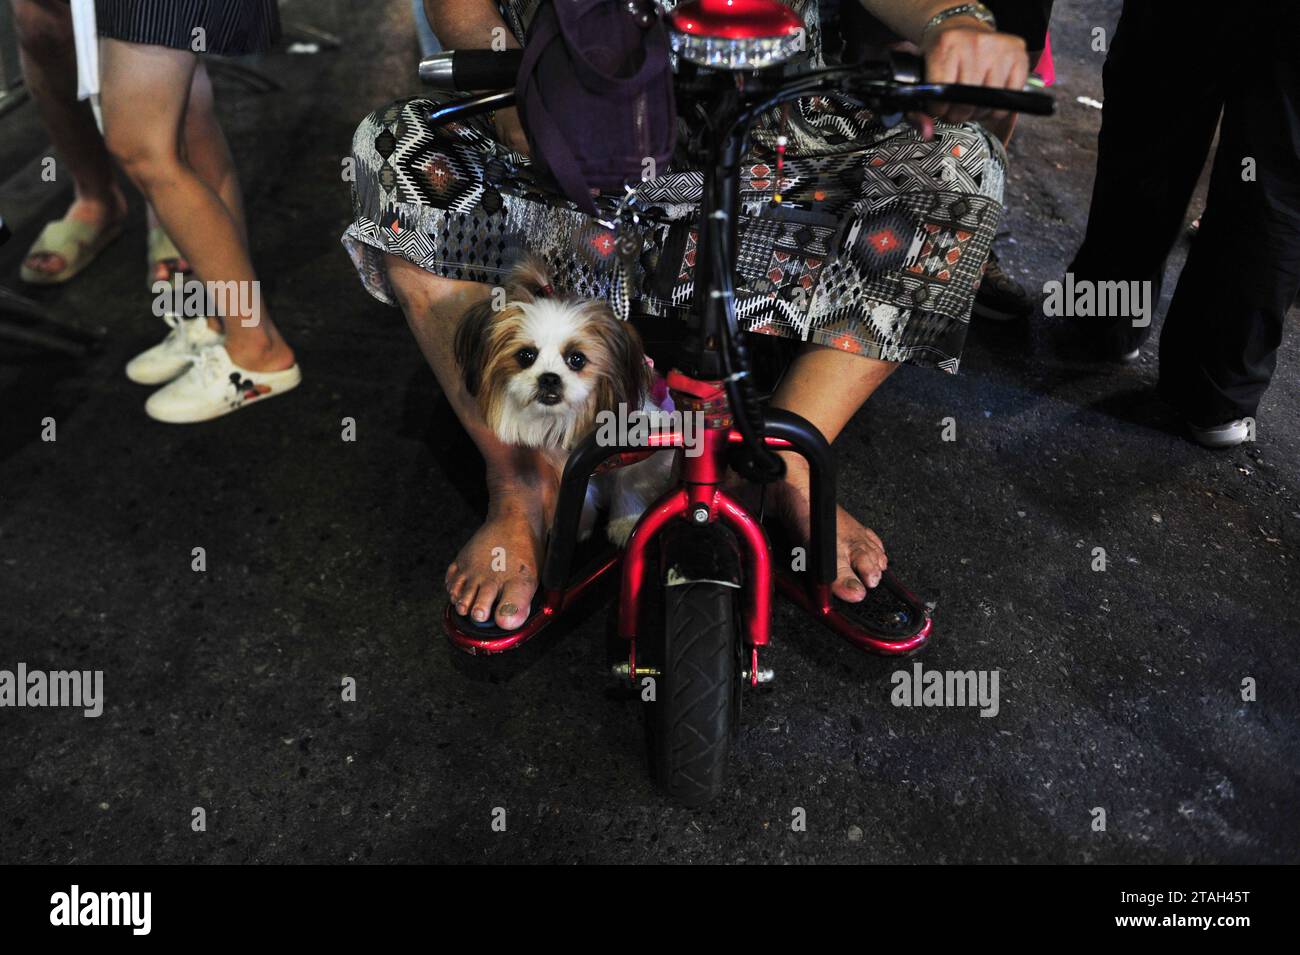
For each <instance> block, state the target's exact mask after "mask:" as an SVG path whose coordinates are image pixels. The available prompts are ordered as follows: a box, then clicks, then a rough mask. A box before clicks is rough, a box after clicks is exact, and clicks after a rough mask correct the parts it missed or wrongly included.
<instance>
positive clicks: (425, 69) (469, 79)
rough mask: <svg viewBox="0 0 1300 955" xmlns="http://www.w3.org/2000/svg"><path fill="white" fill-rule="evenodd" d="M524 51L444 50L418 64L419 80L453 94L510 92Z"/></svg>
mask: <svg viewBox="0 0 1300 955" xmlns="http://www.w3.org/2000/svg"><path fill="white" fill-rule="evenodd" d="M523 56H524V51H523V50H519V49H514V50H501V51H500V52H498V51H496V50H444V51H442V52H441V53H435V54H433V56H430V57H428V58H427V59H424V60H421V61H420V81H421V82H422V83H425V84H426V85H428V86H433V87H436V88H437V89H441V90H450V91H453V92H470V91H472V90H501V89H514V86H515V77H516V76H517V75H518V73H519V63H520V61H521V60H522V59H523Z"/></svg>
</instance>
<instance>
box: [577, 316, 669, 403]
mask: <svg viewBox="0 0 1300 955" xmlns="http://www.w3.org/2000/svg"><path fill="white" fill-rule="evenodd" d="M587 309H588V313H587V319H588V321H589V322H591V327H592V329H593V330H594V331H595V333H596V334H597V335H599V336H600V339H601V341H602V342H603V343H604V345H605V348H606V350H607V351H608V352H609V357H610V371H611V379H612V380H611V381H610V388H611V391H610V393H609V395H608V404H605V403H604V402H602V407H608V408H616V407H618V406H619V405H620V404H626V405H627V407H628V409H629V410H636V409H638V408H640V407H641V404H642V402H644V401H645V397H646V395H647V394H648V393H649V391H650V388H651V386H652V385H653V384H654V373H653V372H651V370H650V366H649V365H647V364H646V360H645V346H644V345H643V344H642V343H641V335H640V334H639V333H638V332H637V330H636V328H635V327H634V326H633V325H632V323H631V322H622V321H619V320H618V318H617V317H615V315H614V312H613V310H612V309H611V308H610V307H609V306H608V305H607V304H605V303H604V302H591V303H588V304H587ZM601 398H602V399H605V398H606V396H604V395H602V396H601Z"/></svg>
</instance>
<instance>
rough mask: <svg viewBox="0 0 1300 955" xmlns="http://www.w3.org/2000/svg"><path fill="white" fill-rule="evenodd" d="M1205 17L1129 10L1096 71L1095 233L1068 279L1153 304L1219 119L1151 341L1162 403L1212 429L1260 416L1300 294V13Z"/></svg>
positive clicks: (1141, 332) (1113, 333) (1265, 6)
mask: <svg viewBox="0 0 1300 955" xmlns="http://www.w3.org/2000/svg"><path fill="white" fill-rule="evenodd" d="M1199 7H1200V4H1195V3H1194V4H1186V3H1174V2H1168V0H1134V2H1127V3H1125V4H1124V11H1123V14H1122V15H1121V17H1120V21H1119V26H1118V27H1117V29H1116V31H1115V34H1114V36H1113V38H1112V39H1111V43H1110V48H1109V52H1108V55H1107V57H1106V64H1105V67H1104V69H1103V77H1102V78H1103V84H1104V89H1105V103H1106V105H1105V110H1104V112H1103V116H1102V126H1101V135H1100V138H1099V140H1098V155H1097V178H1096V183H1095V185H1094V187H1093V194H1092V206H1091V209H1090V212H1089V216H1088V230H1087V234H1086V236H1085V238H1084V242H1083V245H1082V247H1081V248H1080V249H1079V252H1078V254H1077V255H1076V256H1075V259H1074V262H1073V263H1072V264H1071V265H1070V269H1069V270H1070V271H1072V272H1073V273H1074V275H1075V280H1076V282H1077V281H1078V280H1080V279H1087V280H1091V281H1151V282H1153V283H1154V285H1153V288H1154V290H1155V297H1158V295H1159V288H1160V280H1161V278H1162V275H1163V272H1164V263H1165V258H1166V257H1167V256H1168V254H1169V250H1170V249H1171V248H1172V247H1173V244H1174V242H1175V241H1176V240H1177V238H1178V234H1179V230H1180V228H1181V225H1182V222H1183V217H1184V215H1185V214H1186V211H1187V206H1188V202H1189V201H1190V199H1191V195H1192V191H1193V189H1194V188H1195V185H1196V180H1197V178H1198V176H1199V175H1200V171H1201V169H1202V167H1203V166H1204V164H1205V158H1206V155H1207V154H1208V152H1209V149H1210V146H1211V144H1212V142H1213V139H1214V131H1215V127H1216V125H1220V117H1222V123H1221V125H1220V128H1219V148H1218V151H1217V152H1216V154H1215V158H1214V166H1213V171H1212V175H1211V180H1210V190H1209V198H1208V201H1207V204H1206V208H1205V212H1204V214H1203V216H1202V218H1201V228H1200V232H1199V234H1198V235H1197V237H1196V239H1195V240H1194V241H1193V243H1192V250H1191V253H1190V254H1189V256H1188V258H1187V262H1186V264H1185V265H1184V266H1183V270H1182V274H1181V276H1180V277H1179V280H1178V287H1177V289H1176V290H1175V292H1174V297H1173V301H1172V302H1171V304H1170V306H1169V311H1168V314H1167V315H1166V316H1165V324H1164V330H1163V332H1162V333H1161V339H1160V384H1159V391H1160V394H1161V395H1162V396H1163V397H1164V398H1165V399H1166V400H1168V401H1169V402H1170V403H1172V404H1173V405H1174V406H1175V407H1176V408H1177V409H1178V410H1179V411H1180V412H1181V413H1182V414H1183V415H1184V416H1185V417H1186V418H1187V419H1188V420H1190V421H1192V422H1193V423H1194V424H1199V425H1202V426H1206V425H1213V424H1221V423H1223V422H1226V421H1230V420H1232V419H1235V418H1243V417H1250V416H1254V415H1255V413H1256V410H1257V409H1258V407H1259V401H1260V398H1261V397H1262V396H1263V394H1264V391H1265V389H1266V388H1267V387H1268V383H1269V379H1270V378H1271V377H1272V374H1273V370H1274V368H1275V367H1276V364H1277V349H1278V345H1279V344H1280V343H1281V341H1282V330H1283V325H1284V323H1285V319H1286V313H1287V309H1288V308H1290V306H1291V304H1292V302H1293V301H1294V300H1295V298H1296V293H1297V291H1300V52H1297V44H1298V42H1300V41H1298V40H1297V38H1300V15H1297V13H1296V10H1295V8H1294V6H1293V4H1291V3H1289V2H1287V3H1262V2H1256V0H1237V2H1236V3H1234V4H1233V5H1232V8H1231V10H1228V9H1226V8H1223V7H1219V8H1217V10H1215V9H1214V8H1211V9H1208V10H1205V11H1200V10H1199V9H1198V8H1199ZM1251 169H1253V174H1254V175H1253V179H1251V178H1250V176H1249V175H1248V173H1249V171H1250V170H1251ZM1243 173H1247V175H1246V176H1243ZM1153 302H1154V298H1153ZM1098 334H1099V335H1102V336H1104V337H1105V338H1106V339H1107V344H1108V346H1109V347H1110V348H1111V349H1113V350H1117V351H1128V350H1130V349H1132V348H1134V347H1137V346H1138V345H1140V344H1141V342H1142V341H1143V340H1144V339H1145V337H1146V336H1147V334H1149V329H1134V328H1133V327H1132V324H1131V321H1128V320H1123V321H1114V322H1111V323H1108V324H1106V325H1101V326H1099V327H1098Z"/></svg>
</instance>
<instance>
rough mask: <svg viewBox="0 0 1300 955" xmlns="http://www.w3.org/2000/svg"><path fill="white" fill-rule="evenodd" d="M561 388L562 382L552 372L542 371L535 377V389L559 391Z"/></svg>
mask: <svg viewBox="0 0 1300 955" xmlns="http://www.w3.org/2000/svg"><path fill="white" fill-rule="evenodd" d="M563 386H564V382H562V381H561V380H560V376H559V375H557V374H556V373H555V372H553V371H544V372H542V373H541V374H540V375H538V376H537V387H538V388H539V389H540V390H542V391H559V390H560V389H561V388H562V387H563Z"/></svg>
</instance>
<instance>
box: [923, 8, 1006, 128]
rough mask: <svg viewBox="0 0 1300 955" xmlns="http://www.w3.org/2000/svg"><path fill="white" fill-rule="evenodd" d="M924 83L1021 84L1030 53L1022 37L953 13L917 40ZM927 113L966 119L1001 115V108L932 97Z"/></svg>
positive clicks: (957, 120) (943, 117) (1002, 112)
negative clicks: (932, 104) (980, 106)
mask: <svg viewBox="0 0 1300 955" xmlns="http://www.w3.org/2000/svg"><path fill="white" fill-rule="evenodd" d="M921 54H922V56H924V57H925V79H926V82H928V83H963V84H966V85H969V86H994V87H999V88H1001V89H1013V90H1018V89H1021V88H1022V87H1023V86H1024V85H1025V80H1026V79H1028V78H1029V55H1028V54H1027V53H1026V52H1025V41H1024V40H1022V39H1021V38H1020V37H1018V36H1014V35H1012V34H1010V33H996V32H994V31H993V30H992V29H990V28H989V27H988V26H987V25H985V24H983V23H980V22H979V21H978V20H975V19H972V18H967V17H953V18H952V19H951V20H947V21H945V22H943V23H940V24H939V25H938V26H936V27H934V29H932V30H930V31H928V32H927V33H926V34H925V36H924V37H922V40H921ZM931 113H932V114H933V115H934V116H935V117H936V118H938V119H946V120H947V121H948V122H950V123H962V122H965V121H966V120H968V119H976V118H982V117H986V116H987V117H994V118H996V117H1003V116H1006V115H1007V114H1006V112H1005V111H1003V110H998V111H990V110H986V109H980V108H979V107H977V106H967V105H965V104H962V103H936V104H934V108H933V109H932V110H931Z"/></svg>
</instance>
